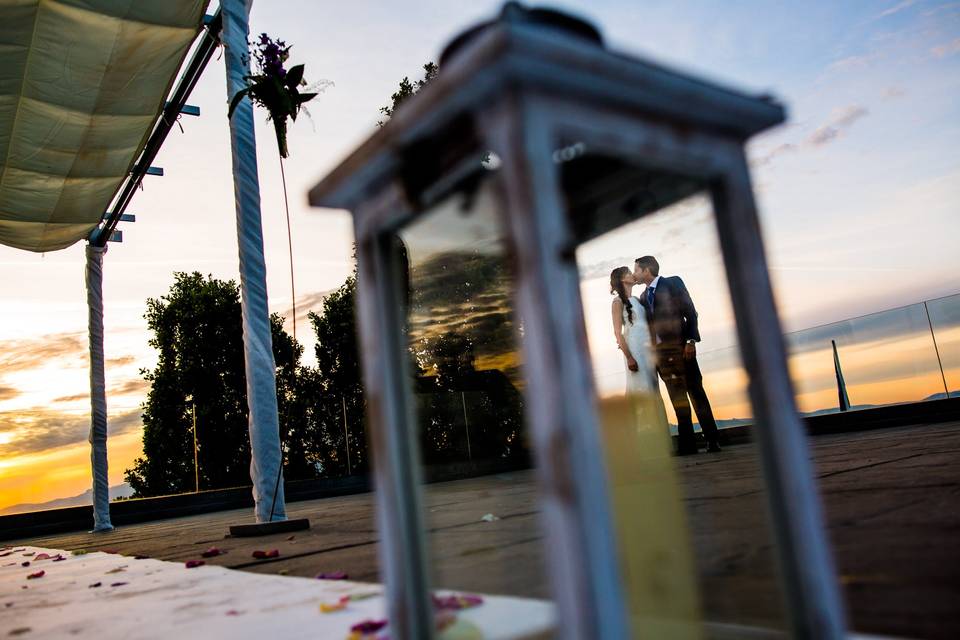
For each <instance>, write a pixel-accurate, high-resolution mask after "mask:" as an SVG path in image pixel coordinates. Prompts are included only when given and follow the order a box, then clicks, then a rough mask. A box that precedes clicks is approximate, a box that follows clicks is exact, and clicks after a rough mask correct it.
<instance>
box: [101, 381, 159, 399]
mask: <svg viewBox="0 0 960 640" xmlns="http://www.w3.org/2000/svg"><path fill="white" fill-rule="evenodd" d="M149 386H150V383H149V382H147V381H146V380H144V379H143V378H131V379H129V380H127V381H125V382H122V383H120V384H118V385H115V386H113V387H110V388H109V389H107V397H108V398H109V397H110V396H126V395H131V394H135V393H136V394H139V393H141V392H142V391H143V390H144V389H146V388H147V387H149Z"/></svg>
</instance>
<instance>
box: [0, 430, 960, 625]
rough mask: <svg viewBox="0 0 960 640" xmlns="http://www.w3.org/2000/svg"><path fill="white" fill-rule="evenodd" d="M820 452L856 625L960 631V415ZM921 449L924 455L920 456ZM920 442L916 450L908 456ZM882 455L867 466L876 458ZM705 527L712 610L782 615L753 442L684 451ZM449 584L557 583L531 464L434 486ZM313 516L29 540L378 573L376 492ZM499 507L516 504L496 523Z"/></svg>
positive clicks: (441, 563) (305, 510)
mask: <svg viewBox="0 0 960 640" xmlns="http://www.w3.org/2000/svg"><path fill="white" fill-rule="evenodd" d="M811 443H812V447H811V450H812V453H813V461H814V465H815V469H816V471H817V474H818V476H820V480H819V489H820V493H821V496H822V499H823V502H824V505H825V513H826V518H827V524H828V533H829V537H830V540H831V546H832V550H833V555H834V558H835V560H836V563H837V566H838V569H839V574H840V577H841V582H842V588H843V591H844V596H845V598H846V601H847V604H848V609H849V614H850V619H851V626H852V627H853V628H854V629H856V630H857V631H861V632H871V633H878V634H888V635H894V636H900V637H923V638H955V637H960V609H958V608H957V607H956V606H955V605H956V603H957V602H958V601H960V585H958V583H957V580H956V576H958V575H960V549H958V548H957V546H956V541H955V538H956V531H957V530H960V512H958V510H957V509H956V505H957V504H960V458H958V456H957V453H958V452H960V423H956V422H955V423H948V424H940V425H931V426H928V427H923V428H916V427H898V428H894V429H884V430H876V431H870V432H856V433H846V434H837V435H829V436H821V437H817V438H814V439H813V440H812V441H811ZM914 454H917V455H914ZM904 456H911V457H908V458H905V457H904ZM868 461H874V462H880V463H881V464H874V465H872V466H864V463H865V462H868ZM676 463H677V468H678V472H679V473H680V477H681V482H682V488H683V491H684V493H685V496H686V498H685V504H686V508H687V517H688V522H689V525H690V529H691V535H692V536H693V546H694V550H695V554H696V564H697V572H698V576H699V578H698V579H699V586H700V590H701V594H702V600H703V606H704V613H705V618H706V619H707V620H709V621H711V622H724V623H729V624H748V625H759V626H763V627H771V628H778V627H779V628H782V627H783V626H784V620H785V614H784V611H783V609H782V606H781V603H780V600H781V592H780V590H779V589H780V588H779V583H778V575H777V571H776V563H775V561H774V556H773V554H772V540H771V537H770V532H769V525H768V523H767V520H766V512H765V507H764V505H763V500H764V495H763V485H762V475H761V472H760V468H759V461H758V457H757V452H756V449H755V447H754V445H752V444H746V445H736V446H733V447H729V448H725V449H724V451H723V453H722V454H719V455H698V456H692V457H688V458H678V459H676ZM424 498H425V499H424V509H425V514H424V519H425V522H426V526H427V527H428V529H429V530H430V532H431V533H430V535H429V540H430V543H431V547H430V549H429V555H430V558H431V564H430V570H431V575H432V577H433V579H434V582H435V584H437V585H438V586H444V587H448V586H449V587H457V588H465V589H468V590H478V589H475V588H474V585H477V586H482V587H483V590H484V591H486V592H489V593H503V594H511V595H518V596H528V597H548V595H549V583H548V581H547V580H546V578H545V577H544V575H543V572H544V571H545V570H546V567H545V562H546V554H545V552H544V548H543V539H542V531H541V530H540V524H539V514H538V513H536V510H537V505H538V501H537V493H536V487H535V483H534V475H533V472H531V471H522V472H511V473H506V474H498V475H494V476H487V477H483V478H471V479H467V480H461V481H455V482H447V483H438V484H435V485H429V486H428V487H427V491H426V492H425V496H424ZM291 506H292V508H291V509H290V510H289V511H290V516H291V517H309V518H310V520H311V524H312V528H311V529H310V530H309V531H304V532H300V533H297V534H296V535H295V536H294V538H293V539H292V540H288V539H287V538H288V537H289V536H285V535H279V536H272V537H265V538H258V539H231V538H224V537H223V536H224V534H225V533H226V531H227V526H228V525H229V524H231V523H235V522H237V521H238V520H241V519H244V518H249V517H250V513H249V510H248V509H238V510H236V511H228V512H221V513H213V514H209V515H204V516H190V517H187V518H178V519H173V520H166V521H161V522H154V523H146V524H139V525H132V526H127V527H121V528H119V529H117V530H116V531H114V532H111V533H109V534H99V535H90V534H86V533H83V534H70V535H61V536H47V537H44V538H36V539H32V540H28V541H17V543H18V544H24V543H29V544H33V545H36V546H45V547H55V548H61V549H80V548H83V549H88V550H95V549H115V550H117V551H119V552H121V553H124V554H128V555H137V554H143V555H149V556H151V557H154V558H161V559H169V560H177V561H183V560H186V559H190V558H196V557H199V553H200V552H201V551H203V550H205V549H206V548H208V547H209V546H214V545H216V546H218V547H220V548H223V549H226V550H227V551H228V552H229V553H228V554H226V555H223V556H220V557H218V558H210V559H207V562H208V563H210V564H218V565H222V566H226V567H234V566H244V568H243V570H244V571H249V572H254V573H265V574H274V575H276V574H278V573H280V572H286V573H287V574H288V575H296V576H304V577H313V576H314V575H316V574H317V573H319V572H321V571H333V570H342V571H346V572H347V573H348V574H350V577H351V578H352V579H354V580H359V581H361V582H368V581H369V582H378V581H380V580H381V576H380V572H379V569H378V556H377V552H378V544H377V539H378V535H377V533H376V528H375V526H374V520H373V494H362V495H352V496H340V497H334V498H327V499H323V500H315V501H308V502H298V503H294V504H293V505H291ZM485 513H493V514H494V515H497V516H499V517H501V518H502V519H501V520H499V521H495V522H492V523H487V522H481V521H480V517H481V516H482V515H484V514H485ZM258 548H259V549H268V548H278V549H280V551H281V554H282V556H281V558H280V559H279V560H278V561H276V562H263V561H261V562H255V561H253V559H252V558H251V557H250V556H251V553H252V551H253V550H254V549H258Z"/></svg>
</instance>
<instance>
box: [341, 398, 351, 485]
mask: <svg viewBox="0 0 960 640" xmlns="http://www.w3.org/2000/svg"><path fill="white" fill-rule="evenodd" d="M340 406H341V407H342V408H343V444H344V446H346V447H347V475H348V476H349V475H351V474H352V473H353V471H352V469H351V465H350V432H349V430H348V429H347V399H346V398H344V397H343V396H340Z"/></svg>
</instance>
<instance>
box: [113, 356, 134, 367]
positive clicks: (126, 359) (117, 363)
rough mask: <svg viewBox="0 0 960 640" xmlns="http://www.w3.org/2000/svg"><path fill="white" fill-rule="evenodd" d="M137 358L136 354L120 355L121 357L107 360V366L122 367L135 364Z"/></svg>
mask: <svg viewBox="0 0 960 640" xmlns="http://www.w3.org/2000/svg"><path fill="white" fill-rule="evenodd" d="M136 361H137V359H136V358H135V357H134V356H120V357H119V358H110V359H108V360H107V362H106V365H107V367H122V366H124V365H128V364H133V363H134V362H136Z"/></svg>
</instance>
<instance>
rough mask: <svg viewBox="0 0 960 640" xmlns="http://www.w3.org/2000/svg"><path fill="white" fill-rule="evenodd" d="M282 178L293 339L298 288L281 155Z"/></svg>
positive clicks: (295, 330) (295, 326)
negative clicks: (295, 284)
mask: <svg viewBox="0 0 960 640" xmlns="http://www.w3.org/2000/svg"><path fill="white" fill-rule="evenodd" d="M280 180H281V181H282V182H283V206H284V208H285V209H286V211H287V250H288V251H289V253H290V304H291V306H292V307H293V311H292V312H291V313H292V314H293V339H294V340H296V339H297V290H296V288H295V287H294V281H293V235H292V233H291V231H290V203H289V202H288V201H287V176H286V174H285V173H284V171H283V157H282V156H281V157H280Z"/></svg>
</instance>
